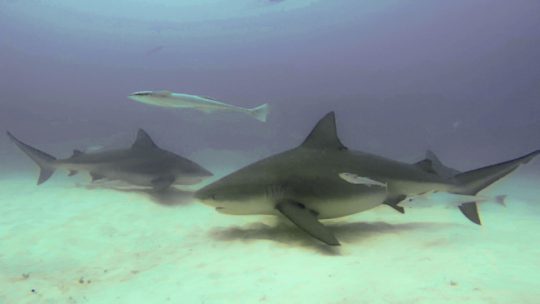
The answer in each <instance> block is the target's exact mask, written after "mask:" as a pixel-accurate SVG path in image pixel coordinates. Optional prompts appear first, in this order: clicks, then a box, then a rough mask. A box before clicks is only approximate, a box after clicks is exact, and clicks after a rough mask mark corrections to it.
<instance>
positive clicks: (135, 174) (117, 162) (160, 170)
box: [7, 129, 212, 190]
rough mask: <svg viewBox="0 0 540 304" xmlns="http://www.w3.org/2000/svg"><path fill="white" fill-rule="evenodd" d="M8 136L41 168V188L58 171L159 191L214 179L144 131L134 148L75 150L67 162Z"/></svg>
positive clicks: (141, 131)
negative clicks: (85, 151) (92, 150)
mask: <svg viewBox="0 0 540 304" xmlns="http://www.w3.org/2000/svg"><path fill="white" fill-rule="evenodd" d="M7 135H8V136H9V138H10V139H11V140H12V141H13V142H14V143H15V144H16V145H17V147H19V148H20V149H21V150H22V151H23V152H24V153H26V154H27V155H28V156H29V157H30V158H31V159H33V160H34V161H35V162H36V163H37V164H38V165H39V167H40V169H41V171H40V174H39V178H38V182H37V183H38V185H39V184H42V183H43V182H45V181H46V180H47V179H49V177H51V175H52V174H53V173H54V171H55V170H56V169H65V170H68V171H69V175H70V176H71V175H74V174H76V173H77V172H78V171H86V172H88V173H89V174H90V176H91V177H92V181H95V180H98V179H110V180H121V181H125V182H128V183H130V184H133V185H137V186H148V187H152V188H154V189H155V190H164V189H166V188H168V187H169V186H171V185H173V184H179V185H190V184H196V183H198V182H200V181H202V180H203V179H205V178H207V177H210V176H212V173H210V172H209V171H208V170H206V169H205V168H203V167H201V166H200V165H198V164H196V163H195V162H193V161H191V160H189V159H187V158H184V157H182V156H179V155H176V154H174V153H172V152H169V151H167V150H163V149H160V148H159V147H158V146H157V145H156V144H155V143H154V141H153V140H152V139H151V138H150V136H149V135H148V134H147V133H146V132H145V131H144V130H142V129H139V132H138V133H137V139H136V140H135V142H134V143H133V145H132V146H131V147H130V148H127V149H119V150H110V151H101V152H95V153H83V152H81V151H78V150H74V151H73V156H71V157H69V158H66V159H56V158H55V157H53V156H51V155H49V154H47V153H45V152H42V151H40V150H38V149H36V148H33V147H31V146H29V145H27V144H25V143H23V142H22V141H20V140H19V139H17V138H16V137H15V136H13V134H11V133H10V132H7Z"/></svg>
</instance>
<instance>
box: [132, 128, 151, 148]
mask: <svg viewBox="0 0 540 304" xmlns="http://www.w3.org/2000/svg"><path fill="white" fill-rule="evenodd" d="M131 148H133V149H147V148H157V145H156V144H155V143H154V141H153V140H152V138H151V137H150V135H148V133H146V131H144V130H143V129H139V132H137V139H135V142H134V143H133V145H132V146H131Z"/></svg>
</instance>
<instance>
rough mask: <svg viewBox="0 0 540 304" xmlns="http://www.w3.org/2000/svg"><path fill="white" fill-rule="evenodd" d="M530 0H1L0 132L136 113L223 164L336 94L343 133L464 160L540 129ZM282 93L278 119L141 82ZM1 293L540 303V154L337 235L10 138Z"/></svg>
mask: <svg viewBox="0 0 540 304" xmlns="http://www.w3.org/2000/svg"><path fill="white" fill-rule="evenodd" d="M539 16H540V2H539V1H526V0H519V1H495V0H494V1H487V0H478V1H465V0H458V1H386V0H382V1H347V0H343V1H341V0H338V1H317V0H298V1H294V0H282V1H278V0H275V1H271V0H268V1H263V0H238V1H223V0H200V1H194V0H193V1H187V0H186V1H170V0H169V1H143V0H140V1H136V0H130V1H128V0H118V1H112V2H111V1H102V0H96V1H66V0H57V1H53V0H51V1H44V0H42V1H38V0H27V1H24V0H3V1H0V93H1V96H0V130H3V131H6V130H9V131H11V132H13V133H14V134H16V135H17V136H18V137H19V138H20V139H21V140H23V141H24V142H27V143H29V144H31V145H32V146H35V147H38V148H39V149H40V150H43V151H46V152H47V153H50V154H52V155H55V156H57V157H69V156H70V155H71V154H72V150H73V149H80V150H82V151H100V150H106V149H113V148H122V147H128V146H130V145H131V144H132V142H133V141H134V138H135V136H136V133H137V130H138V129H139V128H143V129H144V130H146V131H147V132H148V133H149V134H150V135H151V136H152V138H153V139H154V141H155V142H156V143H157V144H158V145H159V146H160V147H163V148H166V149H167V150H169V151H173V152H175V153H178V154H180V155H182V156H185V157H187V158H189V159H191V160H194V161H196V162H197V163H199V164H201V165H203V166H204V167H205V168H208V169H209V170H210V171H212V172H213V173H214V175H215V176H214V177H213V180H214V179H217V178H219V177H221V176H223V175H226V174H228V173H230V172H232V171H234V170H236V169H239V168H241V167H242V166H244V165H246V164H249V163H251V162H253V161H256V160H259V159H261V158H263V157H266V156H269V155H272V154H275V153H278V152H281V151H284V150H286V149H290V148H293V147H295V146H297V145H299V144H300V143H301V142H302V141H303V140H304V138H305V137H306V136H307V135H308V134H309V132H310V130H311V128H312V127H313V125H314V124H315V123H316V122H317V120H318V119H320V118H321V117H322V116H323V115H324V114H326V113H327V112H329V111H335V112H336V118H337V127H338V132H339V134H340V138H341V140H342V141H343V142H344V143H345V144H346V145H347V146H348V147H350V148H351V149H355V150H362V151H366V152H369V153H374V154H377V155H381V156H384V157H388V158H392V159H396V160H400V161H404V162H409V163H412V162H416V161H419V160H421V159H423V158H424V154H425V151H426V150H427V149H430V150H433V151H434V152H436V154H437V155H438V156H439V157H440V159H441V160H442V161H443V162H444V163H445V164H446V165H448V166H450V167H453V168H456V169H459V170H470V169H474V168H478V167H481V166H486V165H489V164H492V163H497V162H501V161H504V160H508V159H512V158H515V157H518V156H521V155H523V154H526V153H528V152H530V151H533V150H535V149H538V148H539V147H540V135H539V134H540V85H539V84H540V18H539ZM163 89H166V90H171V91H173V92H183V93H190V94H196V95H204V96H212V97H214V98H216V99H219V100H223V101H226V102H227V103H230V104H234V105H237V106H242V107H247V108H249V107H254V106H257V105H260V104H263V103H268V104H269V106H270V114H269V116H268V120H267V122H266V123H262V122H260V121H257V120H255V119H253V118H251V117H249V116H247V115H240V114H238V113H222V112H215V113H203V112H199V111H195V110H190V109H169V108H161V107H154V106H150V105H146V104H142V103H137V102H135V101H133V100H130V99H128V98H127V96H128V95H129V94H131V93H133V92H135V91H141V90H163ZM0 168H1V171H0V303H1V304H4V303H7V304H11V303H458V302H461V303H509V302H511V301H513V302H516V303H538V301H539V300H538V299H539V298H540V288H538V286H539V285H538V282H539V281H540V249H539V247H538V245H537V244H539V242H540V201H539V197H540V189H539V188H538V185H539V181H540V170H539V169H540V164H539V163H538V160H537V161H536V162H531V163H530V164H528V165H526V166H524V167H523V168H521V169H519V170H518V171H516V172H515V173H513V174H512V175H510V176H508V177H506V178H505V179H503V180H501V181H500V182H498V183H496V184H494V185H493V186H491V187H489V188H488V189H486V191H485V192H486V193H488V194H492V195H507V200H506V207H503V206H500V205H498V204H489V203H486V204H482V205H481V215H482V217H483V225H482V226H476V225H474V224H471V223H470V222H469V221H468V220H467V219H465V218H464V217H463V216H462V214H460V212H459V211H458V210H457V208H455V207H449V206H448V204H446V203H445V200H446V199H447V198H445V197H442V198H440V199H438V200H425V201H422V202H417V203H416V204H410V205H406V206H405V207H406V213H405V215H402V214H399V213H396V212H395V210H392V209H391V208H388V207H387V206H381V207H377V208H375V209H373V210H370V211H366V212H363V213H359V214H356V215H352V216H348V217H346V218H342V219H337V220H332V221H330V223H331V224H330V225H329V226H330V227H332V229H333V230H334V231H335V233H336V235H337V236H338V237H339V238H340V239H341V240H342V241H343V246H341V248H339V249H335V250H334V249H330V248H327V247H326V246H325V245H322V244H319V243H317V242H316V241H313V240H312V239H310V238H309V237H307V236H305V235H304V234H303V233H302V232H301V231H298V229H296V227H294V226H290V225H288V224H287V223H283V222H281V221H280V220H279V219H276V218H272V217H265V216H241V217H240V216H239V217H236V216H229V215H223V214H218V213H216V212H215V210H213V209H212V208H209V207H207V206H204V205H202V204H200V203H198V202H196V201H195V200H194V199H192V198H191V196H190V195H189V193H188V191H184V190H178V191H176V192H174V191H173V192H172V193H167V194H163V195H156V194H155V193H147V192H145V191H141V190H139V189H129V190H120V189H111V188H110V187H107V186H103V185H101V184H99V183H98V184H94V183H91V182H90V180H89V179H88V178H87V177H86V176H84V175H82V174H81V175H77V176H73V177H67V174H65V172H57V173H56V174H55V175H54V176H53V177H52V178H51V179H50V180H49V181H47V183H45V184H43V185H40V186H36V178H37V175H38V169H37V167H36V166H35V164H34V163H33V162H32V161H31V160H30V159H29V158H28V157H27V156H26V155H24V154H23V153H22V152H21V151H19V150H18V149H17V147H16V146H15V145H14V144H13V143H12V142H11V141H10V140H9V138H8V137H7V136H3V135H2V136H0Z"/></svg>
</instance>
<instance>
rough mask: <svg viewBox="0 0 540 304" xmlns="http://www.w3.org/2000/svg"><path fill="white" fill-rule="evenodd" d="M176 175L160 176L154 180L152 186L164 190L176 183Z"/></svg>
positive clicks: (157, 189)
mask: <svg viewBox="0 0 540 304" xmlns="http://www.w3.org/2000/svg"><path fill="white" fill-rule="evenodd" d="M174 180H175V178H174V176H160V177H158V178H155V179H153V180H152V187H153V188H154V190H156V191H163V190H165V189H167V188H169V187H170V186H171V185H172V183H174Z"/></svg>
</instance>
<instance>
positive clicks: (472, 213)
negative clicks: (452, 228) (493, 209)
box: [459, 202, 482, 225]
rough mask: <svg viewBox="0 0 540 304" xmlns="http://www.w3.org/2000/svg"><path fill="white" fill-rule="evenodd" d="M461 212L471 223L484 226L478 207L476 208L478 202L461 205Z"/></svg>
mask: <svg viewBox="0 0 540 304" xmlns="http://www.w3.org/2000/svg"><path fill="white" fill-rule="evenodd" d="M459 210H460V211H461V213H463V215H465V217H466V218H468V219H469V220H470V221H471V222H473V223H475V224H477V225H482V222H481V221H480V215H479V214H478V207H477V206H476V202H467V203H463V204H461V205H459Z"/></svg>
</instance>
